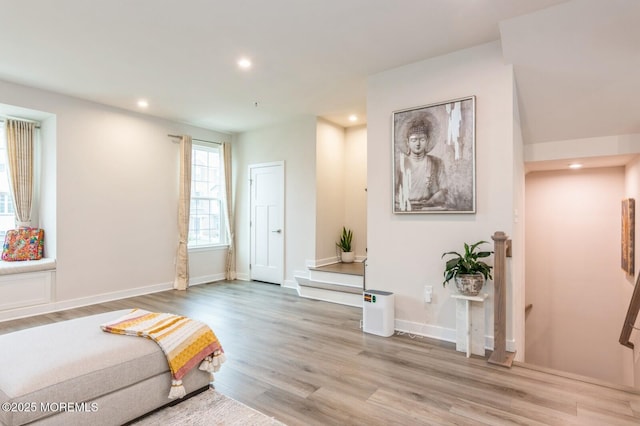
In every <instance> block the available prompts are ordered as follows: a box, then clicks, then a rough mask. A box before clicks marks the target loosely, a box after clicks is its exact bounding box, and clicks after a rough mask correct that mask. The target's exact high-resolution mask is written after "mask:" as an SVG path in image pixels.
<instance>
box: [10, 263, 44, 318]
mask: <svg viewBox="0 0 640 426" xmlns="http://www.w3.org/2000/svg"><path fill="white" fill-rule="evenodd" d="M55 275H56V260H55V259H54V258H45V259H40V260H23V261H17V262H5V261H0V312H2V311H8V310H11V309H17V308H24V307H28V306H35V305H43V304H47V303H51V301H52V295H53V288H54V284H55Z"/></svg>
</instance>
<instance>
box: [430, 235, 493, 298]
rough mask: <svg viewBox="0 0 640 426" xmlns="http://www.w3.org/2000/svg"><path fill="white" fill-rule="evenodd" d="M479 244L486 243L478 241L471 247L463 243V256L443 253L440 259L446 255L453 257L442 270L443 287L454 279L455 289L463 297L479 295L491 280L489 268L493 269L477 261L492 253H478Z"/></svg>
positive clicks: (452, 252)
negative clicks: (486, 282) (487, 281)
mask: <svg viewBox="0 0 640 426" xmlns="http://www.w3.org/2000/svg"><path fill="white" fill-rule="evenodd" d="M481 244H488V243H487V242H486V241H478V242H477V243H475V244H472V245H469V244H467V243H464V254H460V253H458V252H455V251H449V252H446V253H443V255H442V256H441V257H442V258H444V257H445V256H447V255H452V256H454V257H453V258H451V259H449V260H447V264H446V266H445V268H444V281H443V282H442V285H443V286H445V285H446V284H447V283H448V282H449V281H451V279H454V280H455V282H456V288H457V289H458V292H460V293H461V294H464V295H465V296H476V295H477V294H478V293H480V290H482V286H483V285H484V283H485V281H486V280H488V279H492V278H493V277H492V276H491V268H493V266H490V265H487V264H486V263H485V262H483V261H482V260H479V259H483V258H486V257H489V256H490V255H491V254H492V253H493V252H492V251H480V249H479V248H478V247H479V246H480V245H481Z"/></svg>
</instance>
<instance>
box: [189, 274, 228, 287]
mask: <svg viewBox="0 0 640 426" xmlns="http://www.w3.org/2000/svg"><path fill="white" fill-rule="evenodd" d="M222 280H224V273H220V274H213V275H203V276H201V277H195V278H189V286H192V285H202V284H208V283H212V282H215V281H222Z"/></svg>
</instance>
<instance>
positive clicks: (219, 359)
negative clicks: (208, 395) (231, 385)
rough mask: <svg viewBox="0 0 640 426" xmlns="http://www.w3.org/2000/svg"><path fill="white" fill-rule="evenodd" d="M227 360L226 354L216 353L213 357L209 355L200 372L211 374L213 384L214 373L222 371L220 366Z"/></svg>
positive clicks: (204, 360)
mask: <svg viewBox="0 0 640 426" xmlns="http://www.w3.org/2000/svg"><path fill="white" fill-rule="evenodd" d="M226 360H227V358H226V357H225V356H224V352H221V351H216V352H215V353H214V354H213V355H209V356H208V357H206V358H205V359H203V360H202V362H201V363H200V367H198V370H202V371H206V372H208V373H209V382H210V383H213V381H214V377H213V373H215V372H217V371H218V370H220V366H221V365H222V363H223V362H225V361H226Z"/></svg>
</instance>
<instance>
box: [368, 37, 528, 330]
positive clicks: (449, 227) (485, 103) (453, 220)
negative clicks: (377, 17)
mask: <svg viewBox="0 0 640 426" xmlns="http://www.w3.org/2000/svg"><path fill="white" fill-rule="evenodd" d="M470 95H475V96H476V188H477V213H476V214H465V215H454V214H431V215H393V214H392V213H391V200H392V196H391V194H392V192H391V185H392V184H391V176H392V175H391V162H392V161H391V145H390V144H391V140H390V135H391V115H392V112H393V111H394V110H399V109H404V108H410V107H415V106H420V105H427V104H431V103H437V102H443V101H447V100H449V99H455V98H461V97H466V96H470ZM513 98H514V96H513V70H512V67H511V66H509V65H504V64H503V61H502V54H501V49H500V44H499V43H497V42H495V43H489V44H485V45H481V46H477V47H474V48H470V49H466V50H462V51H458V52H455V53H452V54H449V55H446V56H441V57H438V58H433V59H429V60H426V61H422V62H418V63H414V64H411V65H407V66H404V67H401V68H397V69H393V70H389V71H386V72H383V73H380V74H377V75H374V76H372V77H370V79H369V81H368V95H367V118H368V125H367V139H368V143H367V168H368V170H369V174H368V179H367V187H368V206H367V221H368V232H367V242H368V248H369V253H368V259H369V260H368V270H367V281H368V287H369V288H372V289H381V290H388V291H392V292H394V293H395V308H396V311H395V315H396V327H397V328H402V329H405V330H408V331H412V332H415V333H421V334H427V335H433V336H435V337H439V338H448V339H455V331H454V330H455V303H454V301H453V300H452V299H451V298H450V296H449V295H450V294H451V292H452V291H453V290H449V289H448V288H443V287H442V284H441V283H442V274H443V269H444V263H445V262H444V261H443V260H442V259H441V255H442V253H443V252H445V251H450V250H460V249H461V248H462V244H463V242H475V241H478V240H488V241H491V236H492V235H493V234H494V232H496V231H504V232H505V233H506V234H507V235H509V236H511V234H512V231H513V221H514V218H513V211H514V173H515V172H514V170H513V169H514V160H513V157H514V147H513V144H514V140H513V139H514V130H513V124H512V121H513V117H514V111H513ZM518 255H520V256H522V254H518ZM425 284H429V285H432V286H433V291H434V295H433V302H432V303H431V304H426V303H424V302H423V289H424V286H425ZM508 285H509V286H510V285H511V283H508ZM492 287H493V285H492V283H489V285H488V288H487V291H488V292H490V293H491V292H492ZM486 309H487V316H486V320H487V329H486V334H488V335H492V334H493V325H492V324H493V301H492V300H489V301H488V302H487V303H486ZM510 333H511V332H510V331H509V332H508V339H512V336H511V335H510Z"/></svg>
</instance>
